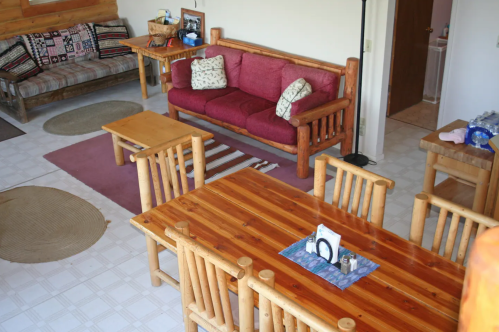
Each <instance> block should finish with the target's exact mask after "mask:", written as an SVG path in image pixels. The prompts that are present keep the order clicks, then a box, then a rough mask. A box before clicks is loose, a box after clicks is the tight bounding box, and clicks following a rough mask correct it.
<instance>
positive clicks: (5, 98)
mask: <svg viewBox="0 0 499 332" xmlns="http://www.w3.org/2000/svg"><path fill="white" fill-rule="evenodd" d="M152 74H153V71H152V64H151V63H149V64H148V65H147V66H146V68H145V75H146V76H148V77H150V78H151V77H152ZM138 79H139V69H132V70H129V71H125V72H122V73H119V74H114V75H109V76H104V77H102V78H98V79H95V80H92V81H88V82H84V83H80V84H76V85H72V86H67V87H64V88H61V89H57V90H54V91H49V92H45V93H41V94H39V95H36V96H32V97H28V98H24V97H22V95H21V93H20V91H19V85H18V82H19V78H18V77H17V76H15V75H13V74H12V73H8V72H6V71H3V70H0V110H1V111H3V112H4V113H6V114H8V115H9V116H11V117H13V118H14V119H16V120H17V121H19V122H20V123H26V122H28V114H27V111H28V110H29V109H31V108H33V107H36V106H40V105H45V104H49V103H51V102H54V101H58V100H63V99H67V98H71V97H76V96H80V95H83V94H86V93H90V92H94V91H97V90H101V89H104V88H107V87H111V86H114V85H118V84H121V83H126V82H129V81H133V80H138ZM151 82H152V81H151ZM11 87H12V89H14V92H15V94H12V91H11Z"/></svg>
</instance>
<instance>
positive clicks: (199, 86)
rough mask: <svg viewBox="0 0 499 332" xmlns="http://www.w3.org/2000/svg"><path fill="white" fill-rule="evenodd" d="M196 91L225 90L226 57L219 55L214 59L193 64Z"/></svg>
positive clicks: (196, 61) (193, 81)
mask: <svg viewBox="0 0 499 332" xmlns="http://www.w3.org/2000/svg"><path fill="white" fill-rule="evenodd" d="M191 69H192V80H191V85H192V89H194V90H208V89H225V88H226V87H227V77H226V76H225V68H224V57H223V56H221V55H218V56H216V57H214V58H209V59H202V60H194V61H192V63H191Z"/></svg>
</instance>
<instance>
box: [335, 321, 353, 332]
mask: <svg viewBox="0 0 499 332" xmlns="http://www.w3.org/2000/svg"><path fill="white" fill-rule="evenodd" d="M338 330H340V331H341V332H355V331H356V330H357V324H356V323H355V321H354V320H353V319H351V318H342V319H340V320H339V321H338Z"/></svg>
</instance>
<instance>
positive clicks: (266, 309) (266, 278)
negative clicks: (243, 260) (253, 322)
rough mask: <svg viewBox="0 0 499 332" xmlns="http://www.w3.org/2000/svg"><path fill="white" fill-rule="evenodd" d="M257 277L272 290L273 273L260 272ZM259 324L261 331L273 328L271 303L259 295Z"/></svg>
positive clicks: (267, 271)
mask: <svg viewBox="0 0 499 332" xmlns="http://www.w3.org/2000/svg"><path fill="white" fill-rule="evenodd" d="M258 277H259V278H260V280H261V281H262V282H264V283H265V284H266V285H268V286H270V287H272V288H274V287H275V273H274V272H273V271H271V270H262V271H260V273H259V274H258ZM259 315H260V316H259V322H260V330H261V331H272V329H273V327H274V322H273V319H272V303H271V302H270V300H269V299H267V298H265V297H264V296H263V295H262V294H260V301H259Z"/></svg>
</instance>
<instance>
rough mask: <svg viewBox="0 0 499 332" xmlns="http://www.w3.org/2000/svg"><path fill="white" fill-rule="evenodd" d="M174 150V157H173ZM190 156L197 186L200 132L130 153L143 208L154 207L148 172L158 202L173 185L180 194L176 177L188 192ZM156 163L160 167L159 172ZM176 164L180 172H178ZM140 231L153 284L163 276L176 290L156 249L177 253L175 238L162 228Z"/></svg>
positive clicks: (200, 178)
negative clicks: (167, 235)
mask: <svg viewBox="0 0 499 332" xmlns="http://www.w3.org/2000/svg"><path fill="white" fill-rule="evenodd" d="M191 146H192V148H191V149H192V154H187V155H185V156H184V149H185V148H187V147H191ZM175 153H176V154H177V158H175ZM191 158H192V160H193V162H192V163H193V168H194V186H195V188H199V187H201V186H203V185H204V170H205V159H204V143H203V140H202V137H201V135H199V134H196V133H193V134H189V135H185V136H183V137H180V138H177V139H174V140H171V141H169V142H166V143H163V144H160V145H157V146H155V147H152V148H149V149H146V150H144V151H140V152H137V153H135V154H133V155H131V156H130V159H131V160H132V161H133V162H137V173H138V176H139V190H140V202H141V205H142V212H146V211H149V210H150V209H152V208H153V199H152V192H151V179H150V176H149V172H150V173H151V176H152V184H153V188H154V196H155V201H156V206H157V205H160V204H163V203H164V202H168V201H170V200H171V199H172V195H171V192H172V189H173V196H174V197H175V198H177V197H179V196H180V184H179V179H178V178H179V177H180V183H181V185H182V193H183V194H185V193H187V192H189V184H188V182H187V172H186V165H185V162H186V160H188V159H191ZM158 163H159V168H160V170H159V172H158V165H157V164H158ZM177 165H178V172H179V176H178V175H177V167H176V166H177ZM160 173H161V177H160ZM160 179H161V180H160ZM163 192H164V196H163ZM143 231H144V233H145V234H146V244H147V253H148V256H149V269H150V272H151V283H152V285H153V286H160V285H161V280H163V281H164V282H166V283H168V284H170V285H171V286H173V287H174V288H175V289H177V290H178V289H179V283H178V281H176V280H175V279H174V278H172V277H171V276H169V275H168V274H166V273H165V272H164V271H161V270H160V268H159V257H158V252H160V251H163V250H165V249H169V250H171V251H173V252H174V253H176V252H177V247H176V244H175V242H174V241H173V240H171V239H169V238H167V237H166V236H164V235H163V234H162V232H161V233H159V234H157V233H153V232H150V231H148V230H146V229H143ZM157 241H161V244H160V245H158V243H157Z"/></svg>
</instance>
